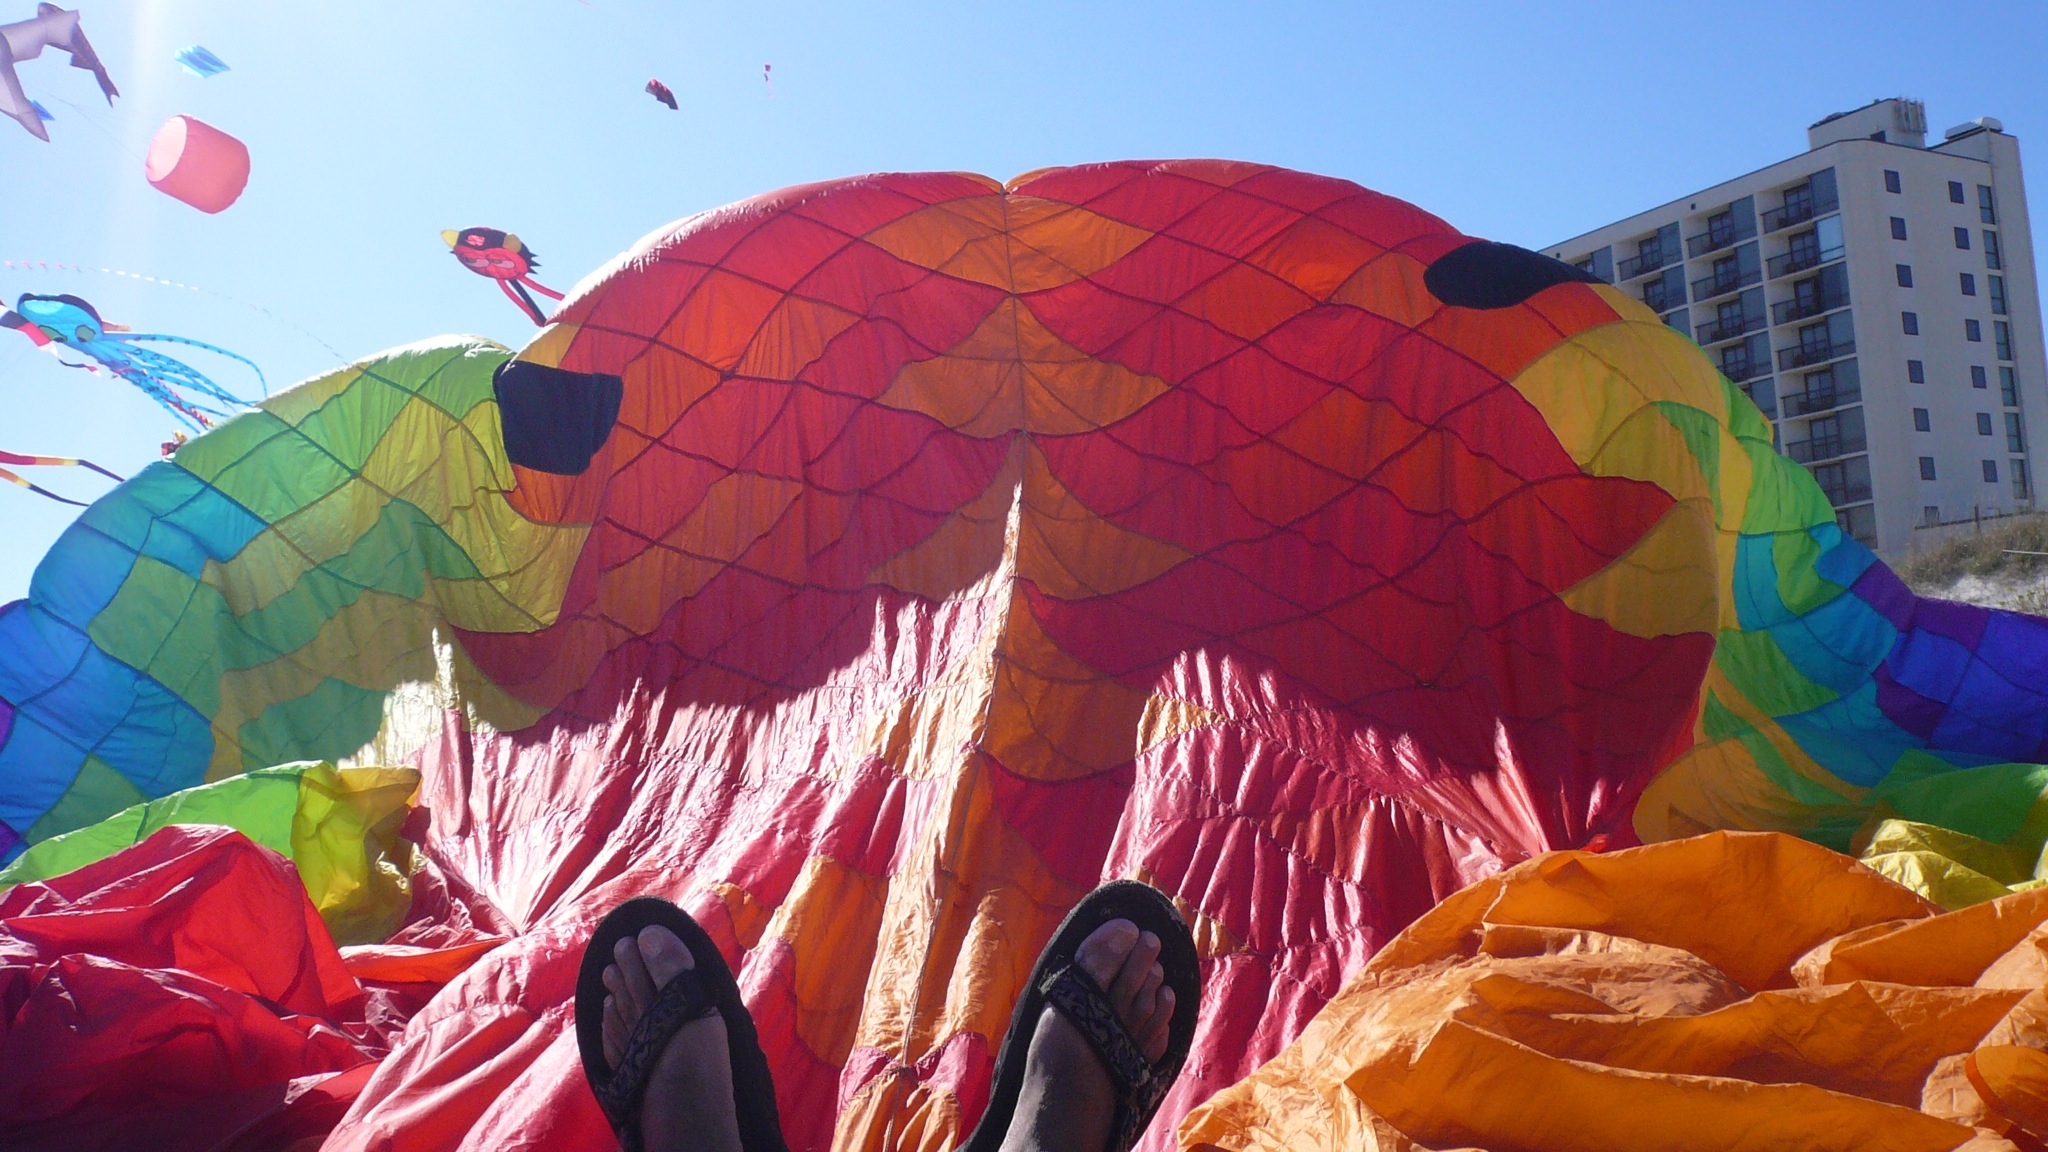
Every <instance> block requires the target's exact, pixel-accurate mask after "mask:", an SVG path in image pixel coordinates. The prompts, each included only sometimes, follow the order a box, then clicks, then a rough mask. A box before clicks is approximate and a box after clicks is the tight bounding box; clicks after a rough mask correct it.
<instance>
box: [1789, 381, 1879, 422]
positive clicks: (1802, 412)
mask: <svg viewBox="0 0 2048 1152" xmlns="http://www.w3.org/2000/svg"><path fill="white" fill-rule="evenodd" d="M1862 400H1863V389H1862V388H1861V387H1859V386H1857V385H1853V384H1831V385H1828V386H1826V387H1823V388H1808V389H1807V390H1806V391H1804V392H1788V393H1786V394H1784V395H1783V396H1780V397H1778V406H1779V407H1780V408H1783V409H1784V411H1785V415H1787V416H1810V415H1812V414H1813V413H1815V412H1825V411H1827V410H1828V409H1830V408H1840V407H1841V406H1842V405H1844V404H1858V403H1861V402H1862Z"/></svg>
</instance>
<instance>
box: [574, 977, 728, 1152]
mask: <svg viewBox="0 0 2048 1152" xmlns="http://www.w3.org/2000/svg"><path fill="white" fill-rule="evenodd" d="M717 1014H718V1005H717V1004H715V1003H713V1002H712V999H711V993H710V992H709V991H707V990H706V989H705V987H704V982H703V981H702V980H699V979H698V978H697V973H696V972H695V971H690V970H686V971H683V972H679V973H677V974H676V976H675V978H674V979H672V980H670V981H669V982H668V983H666V984H664V985H662V986H661V988H660V990H659V991H657V992H656V993H655V994H654V1003H652V1004H649V1005H648V1006H647V1010H646V1011H644V1012H642V1013H641V1014H640V1019H639V1021H638V1022H636V1023H635V1024H634V1025H633V1032H632V1034H631V1035H630V1036H628V1037H626V1051H625V1053H624V1054H623V1055H621V1056H620V1057H619V1062H618V1063H617V1064H616V1065H614V1066H613V1067H612V1074H611V1075H610V1076H609V1077H607V1078H606V1079H605V1081H604V1083H602V1084H597V1083H593V1084H592V1085H591V1088H592V1089H593V1091H594V1094H595V1095H596V1096H597V1102H598V1104H599V1105H601V1106H602V1107H603V1108H604V1114H605V1116H606V1117H607V1118H609V1119H610V1120H611V1122H612V1130H613V1131H615V1132H617V1133H618V1134H619V1138H620V1141H621V1142H622V1143H623V1145H624V1146H625V1148H626V1149H627V1152H633V1150H635V1149H637V1148H638V1147H639V1146H640V1103H641V1101H642V1100H643V1099H645V1098H646V1095H647V1080H648V1077H650V1076H652V1075H654V1066H655V1064H656V1063H657V1062H659V1061H660V1060H661V1054H662V1053H663V1052H664V1051H666V1050H667V1049H668V1043H669V1041H671V1040H673V1039H675V1037H676V1033H677V1032H679V1031H681V1030H682V1027H683V1025H685V1024H688V1023H689V1022H691V1021H692V1020H702V1019H703V1018H705V1017H706V1016H715V1015H717Z"/></svg>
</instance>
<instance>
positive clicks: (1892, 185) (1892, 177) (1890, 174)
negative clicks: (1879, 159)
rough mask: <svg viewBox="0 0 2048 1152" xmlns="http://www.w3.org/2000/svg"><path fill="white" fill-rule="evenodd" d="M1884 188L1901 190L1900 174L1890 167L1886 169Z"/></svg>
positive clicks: (1889, 190)
mask: <svg viewBox="0 0 2048 1152" xmlns="http://www.w3.org/2000/svg"><path fill="white" fill-rule="evenodd" d="M1884 190H1885V191H1887V192H1897V191H1898V190H1899V174H1898V173H1897V172H1894V171H1892V170H1891V169H1889V168H1887V169H1885V170H1884Z"/></svg>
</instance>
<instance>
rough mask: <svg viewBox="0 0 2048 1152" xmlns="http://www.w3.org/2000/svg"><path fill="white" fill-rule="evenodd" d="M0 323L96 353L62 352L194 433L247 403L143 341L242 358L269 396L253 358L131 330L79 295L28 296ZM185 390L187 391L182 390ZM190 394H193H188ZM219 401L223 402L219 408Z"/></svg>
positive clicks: (49, 342) (44, 344)
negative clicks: (129, 387)
mask: <svg viewBox="0 0 2048 1152" xmlns="http://www.w3.org/2000/svg"><path fill="white" fill-rule="evenodd" d="M0 327H6V328H13V329H15V330H16V331H18V332H20V333H21V334H22V335H24V336H27V337H28V338H29V339H30V340H32V341H34V342H35V344H36V345H37V346H38V347H40V348H45V349H48V350H49V351H50V352H51V353H52V354H53V355H55V354H56V353H57V349H58V348H59V347H64V348H70V349H73V350H75V351H77V352H80V353H82V354H84V355H86V356H89V357H91V358H92V359H93V360H94V361H95V362H96V364H73V363H71V362H70V361H69V360H64V358H63V357H62V356H61V355H59V356H57V358H58V359H59V360H60V361H63V363H64V364H65V365H66V366H67V367H71V368H83V369H85V370H86V371H88V372H97V371H99V369H100V368H101V367H104V368H106V369H107V370H108V371H109V372H112V373H113V374H114V375H116V376H118V377H120V378H121V379H123V380H126V381H127V382H128V383H130V384H133V385H135V386H136V387H137V388H140V389H142V391H143V393H144V394H146V395H147V396H148V397H149V398H150V399H152V400H154V401H156V402H157V403H158V404H160V405H162V406H163V408H164V410H165V411H167V412H169V413H170V414H171V415H173V416H176V417H177V418H178V419H179V420H180V421H182V422H183V423H184V424H185V426H186V427H188V428H190V429H191V430H192V431H194V432H204V431H205V430H206V429H208V428H210V427H212V426H213V421H214V419H216V418H218V419H226V418H227V417H229V416H232V415H234V411H233V410H234V409H236V408H245V407H247V406H248V403H247V401H244V400H243V399H241V398H240V397H238V396H236V395H235V394H234V393H232V392H229V391H227V390H226V389H224V388H222V387H221V386H220V385H218V384H215V383H214V382H213V381H211V380H209V379H207V378H206V376H205V374H203V373H201V372H200V371H199V370H198V369H196V368H193V367H192V366H191V365H189V364H186V363H184V362H182V361H179V360H173V359H171V358H170V357H169V356H166V355H164V354H163V353H161V352H156V351H153V350H151V349H148V348H142V347H138V346H137V345H136V343H135V342H136V341H138V340H156V341H162V342H164V343H168V344H187V345H190V346H192V347H194V348H203V349H205V350H206V351H208V352H212V353H215V354H217V355H221V356H226V357H227V358H229V359H230V360H240V361H241V362H242V363H244V364H247V365H248V366H249V368H250V370H251V371H253V372H255V373H256V380H257V382H258V383H260V384H262V385H263V394H264V395H266V396H268V395H269V394H270V382H269V381H267V380H265V379H264V378H263V369H261V368H258V367H256V364H255V362H254V361H252V360H250V359H248V358H247V357H245V356H238V355H236V354H235V353H233V352H230V351H228V350H227V349H225V348H216V347H214V346H213V345H211V344H203V343H201V342H199V341H197V340H187V339H186V338H185V337H183V336H156V335H149V334H146V333H139V332H130V331H128V330H127V329H125V328H123V327H121V326H120V325H118V324H108V323H107V322H106V321H104V320H102V319H100V314H99V312H98V310H96V309H95V308H93V306H92V305H91V304H89V303H87V302H86V301H84V300H82V299H80V298H78V297H76V296H68V295H62V296H37V295H33V294H25V295H23V296H22V297H21V298H20V299H18V300H16V301H15V302H14V310H13V311H11V312H7V313H5V314H0ZM181 390H182V391H181ZM185 393H190V394H191V395H186V394H185ZM217 405H219V406H217Z"/></svg>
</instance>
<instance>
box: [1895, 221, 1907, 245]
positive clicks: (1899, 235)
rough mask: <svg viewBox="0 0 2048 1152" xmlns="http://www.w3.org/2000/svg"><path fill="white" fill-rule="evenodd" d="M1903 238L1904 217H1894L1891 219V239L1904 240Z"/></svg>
mask: <svg viewBox="0 0 2048 1152" xmlns="http://www.w3.org/2000/svg"><path fill="white" fill-rule="evenodd" d="M1905 238H1906V218H1905V217H1904V216H1894V217H1892V239H1894V240H1904V239H1905Z"/></svg>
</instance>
